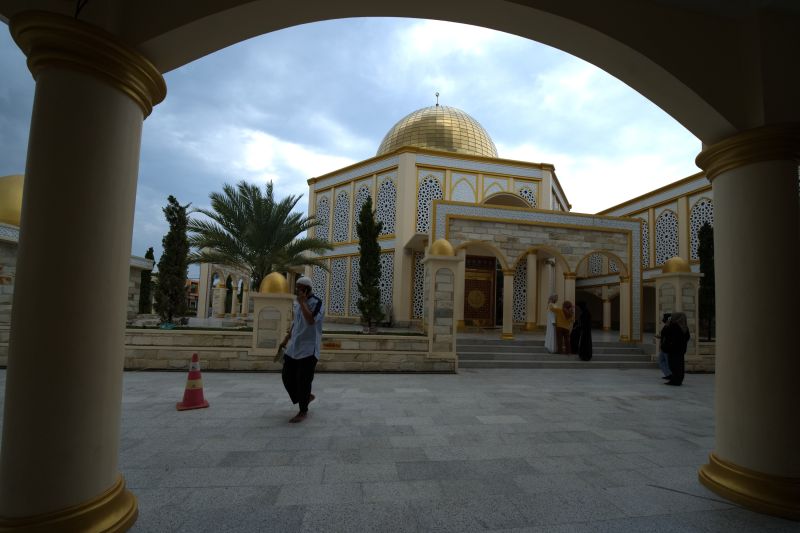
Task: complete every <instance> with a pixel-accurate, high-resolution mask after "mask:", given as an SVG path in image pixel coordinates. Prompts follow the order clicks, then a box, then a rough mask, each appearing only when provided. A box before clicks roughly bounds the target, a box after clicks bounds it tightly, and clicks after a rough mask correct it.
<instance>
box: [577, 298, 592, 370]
mask: <svg viewBox="0 0 800 533" xmlns="http://www.w3.org/2000/svg"><path fill="white" fill-rule="evenodd" d="M578 309H579V310H580V315H578V322H577V323H576V325H577V324H580V336H579V337H578V357H580V358H581V361H590V360H591V359H592V313H590V312H589V306H588V305H586V302H578Z"/></svg>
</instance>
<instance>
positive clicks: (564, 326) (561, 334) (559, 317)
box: [547, 300, 575, 355]
mask: <svg viewBox="0 0 800 533" xmlns="http://www.w3.org/2000/svg"><path fill="white" fill-rule="evenodd" d="M547 308H548V309H549V310H550V311H552V312H554V313H555V315H556V343H557V345H558V352H559V353H563V354H565V355H569V354H570V352H571V348H570V342H569V333H570V331H571V330H572V323H573V322H574V321H575V317H574V314H573V309H572V302H570V301H569V300H564V305H562V306H561V307H557V306H556V305H554V304H550V305H549V306H548V307H547Z"/></svg>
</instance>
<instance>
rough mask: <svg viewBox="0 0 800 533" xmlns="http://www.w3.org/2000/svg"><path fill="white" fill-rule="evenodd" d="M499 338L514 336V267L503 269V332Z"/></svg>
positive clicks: (511, 337) (507, 338)
mask: <svg viewBox="0 0 800 533" xmlns="http://www.w3.org/2000/svg"><path fill="white" fill-rule="evenodd" d="M500 338H501V339H506V340H510V339H513V338H514V269H513V268H509V269H504V270H503V333H502V334H501V335H500Z"/></svg>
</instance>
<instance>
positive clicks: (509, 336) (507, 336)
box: [500, 333, 514, 341]
mask: <svg viewBox="0 0 800 533" xmlns="http://www.w3.org/2000/svg"><path fill="white" fill-rule="evenodd" d="M500 338H501V339H503V340H504V341H510V340H511V339H513V338H514V334H513V333H502V334H501V335H500Z"/></svg>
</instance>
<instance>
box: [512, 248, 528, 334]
mask: <svg viewBox="0 0 800 533" xmlns="http://www.w3.org/2000/svg"><path fill="white" fill-rule="evenodd" d="M527 289H528V260H527V258H525V257H523V258H522V260H521V261H520V262H519V263H517V269H516V270H515V271H514V299H513V301H512V309H513V311H514V322H525V317H526V316H527V314H528V313H527V304H528V295H527V293H528V290H527Z"/></svg>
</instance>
